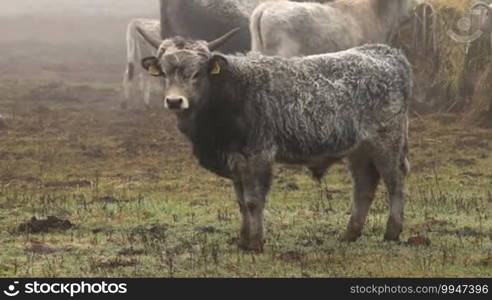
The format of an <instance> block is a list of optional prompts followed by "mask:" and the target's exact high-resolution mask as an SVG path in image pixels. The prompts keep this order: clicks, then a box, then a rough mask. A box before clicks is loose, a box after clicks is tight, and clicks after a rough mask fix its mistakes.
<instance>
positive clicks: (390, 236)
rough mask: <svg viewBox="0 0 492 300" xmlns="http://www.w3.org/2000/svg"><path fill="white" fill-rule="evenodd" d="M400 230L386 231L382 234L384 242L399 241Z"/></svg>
mask: <svg viewBox="0 0 492 300" xmlns="http://www.w3.org/2000/svg"><path fill="white" fill-rule="evenodd" d="M400 233H401V230H387V231H386V233H385V234H384V240H385V241H399V240H400Z"/></svg>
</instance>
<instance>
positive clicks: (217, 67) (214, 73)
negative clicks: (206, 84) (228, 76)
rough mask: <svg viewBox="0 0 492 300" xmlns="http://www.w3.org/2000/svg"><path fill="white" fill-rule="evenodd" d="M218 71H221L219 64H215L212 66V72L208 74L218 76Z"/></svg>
mask: <svg viewBox="0 0 492 300" xmlns="http://www.w3.org/2000/svg"><path fill="white" fill-rule="evenodd" d="M220 71H221V68H220V64H219V63H218V62H215V66H214V68H213V70H212V72H210V74H212V75H219V74H220Z"/></svg>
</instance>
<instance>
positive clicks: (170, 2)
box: [125, 0, 416, 251]
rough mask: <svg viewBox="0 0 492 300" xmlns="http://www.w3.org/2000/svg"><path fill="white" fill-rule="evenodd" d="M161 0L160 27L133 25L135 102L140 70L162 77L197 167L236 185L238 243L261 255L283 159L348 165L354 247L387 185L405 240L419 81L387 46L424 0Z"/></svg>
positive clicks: (397, 229) (395, 225) (390, 232)
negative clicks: (411, 122)
mask: <svg viewBox="0 0 492 300" xmlns="http://www.w3.org/2000/svg"><path fill="white" fill-rule="evenodd" d="M160 4H161V19H160V20H149V19H136V20H134V21H133V22H132V23H131V24H130V25H129V28H128V45H129V48H128V50H129V62H128V68H127V71H126V74H125V81H126V82H125V83H126V86H127V89H126V95H127V96H130V92H129V89H128V86H129V85H130V81H131V80H132V79H133V77H134V75H135V74H136V72H137V70H140V69H143V70H145V71H146V72H145V74H143V75H142V76H144V77H145V76H148V75H151V76H154V77H158V78H159V80H160V81H161V83H162V87H163V92H162V93H163V101H164V106H165V107H166V108H168V109H170V110H172V111H173V112H174V113H175V114H176V116H177V120H178V128H179V129H180V131H181V132H182V133H183V134H184V135H185V136H186V137H187V138H188V139H189V140H190V141H191V144H192V145H193V152H194V155H195V156H196V157H197V159H198V161H199V162H200V164H201V165H202V166H203V167H204V168H206V169H208V170H210V171H212V172H214V173H215V174H217V175H219V176H222V177H225V178H228V179H230V180H231V181H232V182H233V185H234V188H235V192H236V195H237V199H238V202H239V207H240V211H241V215H242V226H241V231H240V238H239V246H240V247H241V248H243V249H245V250H252V251H262V249H263V243H264V238H263V210H264V206H265V200H266V196H267V193H268V191H269V188H270V185H271V181H272V166H273V164H274V163H275V162H280V163H287V164H300V165H305V166H307V167H308V168H309V170H310V171H311V172H312V174H313V176H314V177H315V178H316V179H318V180H320V179H321V178H322V177H323V176H324V174H325V173H326V171H327V169H328V168H329V167H330V166H331V165H332V164H334V163H336V162H338V161H340V160H342V159H346V160H347V162H348V166H349V169H350V171H351V174H352V179H353V185H354V188H353V206H352V214H351V217H350V221H349V224H348V228H347V231H346V233H345V235H344V239H345V240H347V241H354V240H356V239H357V238H358V237H359V236H360V234H361V231H362V228H363V226H364V223H365V221H366V217H367V214H368V211H369V208H370V206H371V202H372V201H373V198H374V195H375V191H376V188H377V186H378V184H379V181H380V180H381V179H382V181H383V182H384V184H385V185H386V188H387V190H388V196H389V210H390V211H389V218H388V223H387V227H386V233H385V236H384V238H385V239H386V240H397V239H398V238H399V235H400V233H401V231H402V227H403V225H402V224H403V210H404V203H405V180H406V176H407V174H408V172H409V163H408V159H407V156H408V106H409V101H410V100H409V99H410V97H411V93H412V83H413V78H412V70H411V66H410V64H409V62H408V61H407V59H406V57H405V56H404V55H403V54H402V53H401V51H399V50H396V49H393V48H391V47H390V46H387V45H385V44H387V43H390V42H391V40H392V38H393V37H394V36H395V33H396V32H397V31H398V30H399V29H400V27H401V26H402V24H404V23H405V22H408V21H409V19H410V18H411V16H412V14H413V10H414V9H415V7H416V2H415V0H337V1H319V2H317V3H314V2H302V3H301V2H294V1H287V0H187V1H182V0H161V2H160ZM238 28H239V30H238ZM227 30H231V31H229V32H228V33H227V34H225V35H222V36H221V37H220V38H218V39H214V38H215V37H217V36H219V35H221V34H223V33H224V31H227ZM207 41H209V42H207ZM219 49H220V50H221V52H216V50H219ZM249 50H252V51H249ZM248 51H249V52H248ZM247 52H248V53H247ZM224 53H225V54H224ZM142 57H145V58H143V59H141V58H142ZM137 60H138V61H140V62H139V64H140V66H141V67H142V68H140V66H137V65H136V61H137ZM145 84H149V83H145ZM145 98H146V101H148V99H149V92H148V91H147V94H146V96H145Z"/></svg>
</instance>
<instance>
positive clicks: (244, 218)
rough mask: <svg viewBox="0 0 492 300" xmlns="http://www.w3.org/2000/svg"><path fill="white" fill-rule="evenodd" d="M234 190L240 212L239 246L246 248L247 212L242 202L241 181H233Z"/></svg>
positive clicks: (247, 241) (247, 234)
mask: <svg viewBox="0 0 492 300" xmlns="http://www.w3.org/2000/svg"><path fill="white" fill-rule="evenodd" d="M234 191H235V192H236V197H237V202H238V204H239V211H240V212H241V218H242V223H241V231H240V233H239V247H241V248H247V247H248V245H249V223H250V221H249V212H248V209H247V207H246V203H245V202H244V188H243V184H242V182H241V181H234Z"/></svg>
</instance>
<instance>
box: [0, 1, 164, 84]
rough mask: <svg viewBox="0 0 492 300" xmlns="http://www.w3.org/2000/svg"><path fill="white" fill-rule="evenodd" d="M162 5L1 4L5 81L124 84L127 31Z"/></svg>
mask: <svg viewBox="0 0 492 300" xmlns="http://www.w3.org/2000/svg"><path fill="white" fill-rule="evenodd" d="M158 7H159V3H158V0H145V1H137V0H1V1H0V36H1V38H0V49H2V50H1V52H0V69H2V73H1V74H0V78H4V79H5V78H14V79H21V80H27V79H35V80H63V81H83V82H94V81H98V82H106V81H111V82H115V81H119V80H121V77H122V74H123V70H124V67H125V61H126V38H125V35H126V27H127V25H128V23H129V22H130V20H131V19H133V18H158V16H159V11H158Z"/></svg>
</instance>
